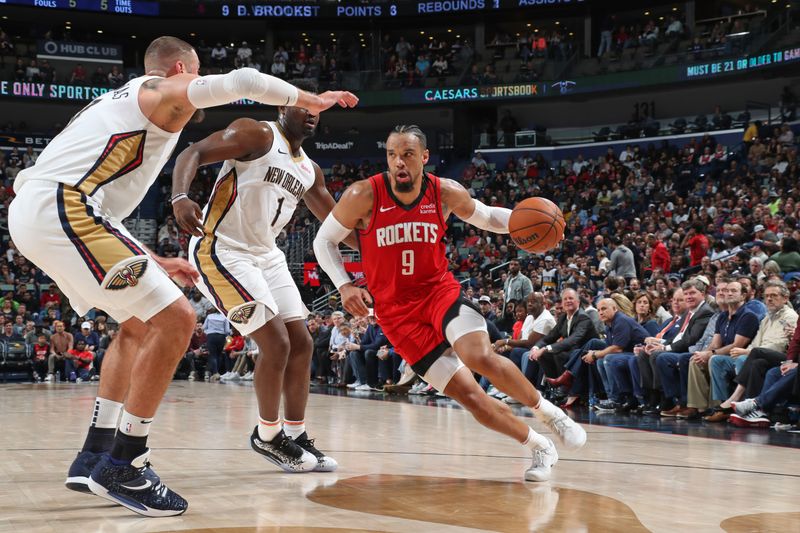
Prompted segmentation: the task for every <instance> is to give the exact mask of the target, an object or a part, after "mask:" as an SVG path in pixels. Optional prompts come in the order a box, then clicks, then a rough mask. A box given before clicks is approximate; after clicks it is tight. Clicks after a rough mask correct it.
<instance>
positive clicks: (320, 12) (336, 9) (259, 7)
mask: <svg viewBox="0 0 800 533" xmlns="http://www.w3.org/2000/svg"><path fill="white" fill-rule="evenodd" d="M589 1H590V0H396V1H391V0H388V1H380V0H373V1H371V2H370V1H355V0H345V1H342V2H337V1H334V0H320V1H316V2H281V1H279V0H273V1H268V0H267V1H258V0H252V1H239V2H235V1H234V2H226V1H222V2H206V3H203V2H199V3H198V2H188V1H187V2H164V3H159V2H155V1H152V0H0V5H18V6H29V7H36V8H41V9H61V10H67V11H91V12H97V13H110V14H117V15H136V16H146V17H157V16H165V17H202V18H206V17H207V18H268V19H282V18H289V19H291V18H305V19H312V18H313V19H336V18H339V19H342V18H363V19H369V18H394V17H406V18H411V17H420V16H422V17H424V16H429V15H448V14H465V13H488V12H492V11H495V10H502V9H517V10H523V9H525V10H527V9H530V10H538V9H541V8H547V7H562V8H564V7H576V6H582V5H586V4H588V3H589Z"/></svg>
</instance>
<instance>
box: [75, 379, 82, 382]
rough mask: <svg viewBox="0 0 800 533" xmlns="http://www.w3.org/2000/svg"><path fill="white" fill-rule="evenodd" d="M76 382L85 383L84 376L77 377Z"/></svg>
mask: <svg viewBox="0 0 800 533" xmlns="http://www.w3.org/2000/svg"><path fill="white" fill-rule="evenodd" d="M75 383H83V378H76V379H75Z"/></svg>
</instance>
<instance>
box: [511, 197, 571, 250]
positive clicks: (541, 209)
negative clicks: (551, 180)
mask: <svg viewBox="0 0 800 533" xmlns="http://www.w3.org/2000/svg"><path fill="white" fill-rule="evenodd" d="M566 227H567V224H566V222H565V221H564V213H562V212H561V209H559V208H558V206H557V205H556V204H554V203H553V202H551V201H550V200H548V199H547V198H538V197H534V198H526V199H525V200H523V201H521V202H520V203H518V204H517V206H516V207H514V210H513V211H512V212H511V218H510V219H509V221H508V230H509V233H510V234H511V238H512V239H513V240H514V242H515V243H517V246H519V247H520V248H522V249H523V250H525V251H527V252H534V253H544V252H548V251H550V250H552V249H553V248H555V247H556V246H557V245H558V243H559V242H561V239H563V238H564V229H565V228H566Z"/></svg>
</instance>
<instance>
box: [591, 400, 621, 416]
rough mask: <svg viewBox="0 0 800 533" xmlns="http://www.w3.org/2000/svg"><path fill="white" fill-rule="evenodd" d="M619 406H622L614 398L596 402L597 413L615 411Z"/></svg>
mask: <svg viewBox="0 0 800 533" xmlns="http://www.w3.org/2000/svg"><path fill="white" fill-rule="evenodd" d="M620 408H622V404H620V403H617V402H615V401H614V400H603V401H602V402H600V403H598V404H597V407H596V409H597V412H598V413H615V412H617V410H619V409H620Z"/></svg>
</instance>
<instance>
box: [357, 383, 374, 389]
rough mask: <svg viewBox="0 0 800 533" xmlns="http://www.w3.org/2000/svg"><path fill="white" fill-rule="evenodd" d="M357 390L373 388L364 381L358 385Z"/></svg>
mask: <svg viewBox="0 0 800 533" xmlns="http://www.w3.org/2000/svg"><path fill="white" fill-rule="evenodd" d="M356 390H361V391H369V390H372V387H370V386H369V385H367V384H366V383H362V384H361V385H359V386H358V387H356Z"/></svg>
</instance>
